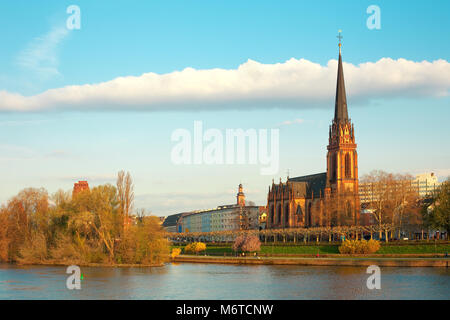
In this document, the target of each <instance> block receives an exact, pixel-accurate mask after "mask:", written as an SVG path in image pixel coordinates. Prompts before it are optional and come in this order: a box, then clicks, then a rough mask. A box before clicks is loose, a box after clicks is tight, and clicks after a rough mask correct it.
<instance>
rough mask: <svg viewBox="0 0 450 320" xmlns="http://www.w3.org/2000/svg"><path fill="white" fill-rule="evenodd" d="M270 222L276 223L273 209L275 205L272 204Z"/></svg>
mask: <svg viewBox="0 0 450 320" xmlns="http://www.w3.org/2000/svg"><path fill="white" fill-rule="evenodd" d="M269 214H270V222H271V224H274V223H275V212H274V210H273V205H271V206H270V213H269Z"/></svg>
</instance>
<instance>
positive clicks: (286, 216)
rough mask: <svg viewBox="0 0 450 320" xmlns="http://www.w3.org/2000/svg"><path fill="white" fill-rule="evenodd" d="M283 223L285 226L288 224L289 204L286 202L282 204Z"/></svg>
mask: <svg viewBox="0 0 450 320" xmlns="http://www.w3.org/2000/svg"><path fill="white" fill-rule="evenodd" d="M284 225H285V226H286V227H288V226H289V204H288V203H286V205H285V206H284Z"/></svg>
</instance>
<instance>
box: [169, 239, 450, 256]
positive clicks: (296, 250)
mask: <svg viewBox="0 0 450 320" xmlns="http://www.w3.org/2000/svg"><path fill="white" fill-rule="evenodd" d="M173 247H174V248H175V247H176V248H183V246H173ZM338 247H339V245H337V244H334V245H327V244H319V245H277V244H274V245H261V251H260V253H261V254H266V255H270V254H275V255H281V254H288V255H291V254H317V253H319V254H339V249H338ZM446 252H450V244H449V243H439V244H436V245H435V244H434V243H433V242H430V243H418V244H403V243H402V244H382V246H381V249H380V250H379V251H378V252H377V254H433V253H446ZM206 254H208V255H233V254H234V252H233V250H232V249H231V244H230V245H214V244H207V245H206Z"/></svg>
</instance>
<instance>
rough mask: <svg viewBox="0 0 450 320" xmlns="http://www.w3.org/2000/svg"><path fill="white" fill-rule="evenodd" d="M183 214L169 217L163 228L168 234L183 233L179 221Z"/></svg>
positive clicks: (165, 220)
mask: <svg viewBox="0 0 450 320" xmlns="http://www.w3.org/2000/svg"><path fill="white" fill-rule="evenodd" d="M181 215H182V213H177V214H172V215H170V216H167V217H166V218H165V219H164V222H163V223H162V227H163V229H164V230H165V231H167V232H181V228H180V229H178V220H179V219H180V218H181Z"/></svg>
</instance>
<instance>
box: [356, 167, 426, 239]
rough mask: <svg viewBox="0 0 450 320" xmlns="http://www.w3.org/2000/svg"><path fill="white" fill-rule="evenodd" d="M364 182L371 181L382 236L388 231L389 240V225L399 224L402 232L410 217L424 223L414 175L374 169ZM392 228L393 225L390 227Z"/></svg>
mask: <svg viewBox="0 0 450 320" xmlns="http://www.w3.org/2000/svg"><path fill="white" fill-rule="evenodd" d="M361 180H362V182H363V183H367V184H370V194H371V196H372V197H371V202H370V203H369V209H372V211H371V212H372V216H373V218H374V220H375V221H376V223H377V225H378V232H379V237H380V239H381V238H382V232H383V230H384V231H385V234H386V241H387V240H388V230H387V226H388V225H390V224H393V225H394V226H396V228H397V230H398V232H399V236H400V233H401V229H402V228H403V226H404V224H405V222H406V221H407V219H408V218H411V220H410V221H412V220H415V221H417V222H418V223H420V221H419V220H420V219H419V220H418V219H417V218H418V217H417V216H418V214H419V207H418V206H417V204H418V197H419V194H418V189H417V188H416V187H414V186H413V184H412V181H413V179H412V177H411V176H410V175H400V174H397V175H395V174H392V173H387V172H384V171H372V172H371V173H370V174H368V175H365V176H364V177H363V178H362V179H361ZM389 229H390V230H391V227H389Z"/></svg>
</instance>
